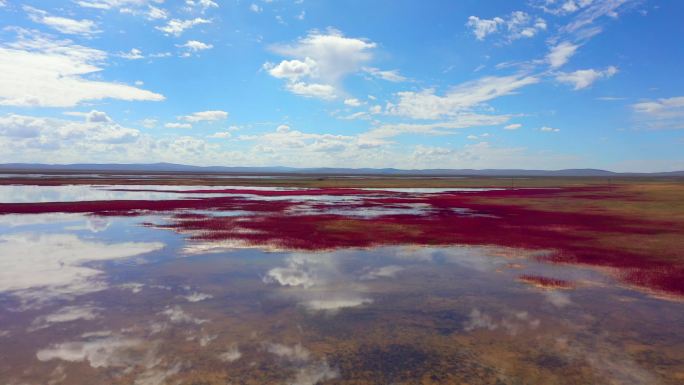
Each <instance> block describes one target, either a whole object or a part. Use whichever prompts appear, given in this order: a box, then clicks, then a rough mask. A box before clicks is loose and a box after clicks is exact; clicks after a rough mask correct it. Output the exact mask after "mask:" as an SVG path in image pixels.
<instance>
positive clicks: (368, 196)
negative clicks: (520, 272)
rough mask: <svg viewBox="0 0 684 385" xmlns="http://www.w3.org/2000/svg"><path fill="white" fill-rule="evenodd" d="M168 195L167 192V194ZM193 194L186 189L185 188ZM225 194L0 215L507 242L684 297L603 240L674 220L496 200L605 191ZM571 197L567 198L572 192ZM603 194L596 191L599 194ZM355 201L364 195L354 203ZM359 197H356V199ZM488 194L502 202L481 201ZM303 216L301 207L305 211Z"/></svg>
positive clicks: (342, 241) (388, 240) (363, 242)
mask: <svg viewBox="0 0 684 385" xmlns="http://www.w3.org/2000/svg"><path fill="white" fill-rule="evenodd" d="M164 191H166V190H164ZM179 192H182V193H188V191H179ZM190 192H191V193H192V192H196V193H197V194H198V195H199V194H200V193H211V194H220V193H226V194H250V195H254V197H244V196H240V195H226V196H222V197H201V196H198V197H197V198H195V199H186V198H184V199H176V200H161V201H146V200H125V201H123V200H122V201H109V202H90V201H87V202H53V203H11V204H0V214H5V213H15V214H21V213H50V212H70V213H73V212H78V213H91V214H93V215H140V214H148V213H155V212H172V213H174V214H175V215H174V216H173V217H172V218H171V220H170V222H169V223H164V224H156V226H159V227H164V228H172V229H174V230H176V231H179V232H181V233H189V234H192V237H191V239H195V240H202V241H223V240H232V239H239V240H240V241H242V242H244V243H247V244H253V245H269V246H277V247H280V248H286V249H299V250H326V249H334V248H344V247H369V246H380V245H398V244H417V245H455V244H465V245H486V244H493V245H500V246H506V247H517V248H525V249H544V250H555V251H556V252H554V253H552V254H550V255H546V256H544V257H541V259H543V260H544V261H547V262H553V263H570V264H585V265H592V266H601V267H610V268H615V269H617V271H618V272H619V273H618V274H617V276H618V278H619V279H621V280H623V281H624V282H627V283H630V284H633V285H637V286H640V287H645V288H648V289H651V290H657V291H665V292H667V293H671V294H676V295H684V268H683V267H682V266H681V264H680V263H679V261H672V260H664V259H659V258H657V255H656V256H653V255H645V254H644V253H638V252H636V251H631V250H630V249H629V248H628V247H620V248H619V249H616V248H614V247H609V246H602V245H601V243H600V242H596V240H597V239H601V236H602V234H608V233H611V234H624V235H627V236H640V237H643V236H647V237H648V236H657V235H658V234H660V233H662V232H667V231H671V224H669V223H661V222H656V221H649V220H647V219H638V220H637V219H631V220H626V219H624V218H619V217H616V216H610V215H606V214H604V213H598V212H596V211H594V212H567V211H558V212H554V211H543V210H539V209H533V208H530V207H524V206H519V205H513V204H510V205H505V204H501V201H498V199H499V198H501V199H504V198H514V199H525V198H545V199H554V197H562V196H564V199H568V198H567V196H568V195H570V194H582V198H584V199H586V198H587V197H591V199H601V195H600V194H598V193H599V192H601V190H600V188H595V187H592V188H564V189H519V190H496V191H476V192H467V193H463V192H451V193H449V192H447V193H439V194H411V193H396V192H387V191H385V192H382V191H367V190H361V189H308V190H282V191H265V190H249V189H239V190H235V189H232V190H225V191H222V190H192V191H190ZM568 193H570V194H568ZM594 193H596V194H594ZM302 195H308V196H317V197H319V198H320V196H323V195H326V196H338V197H346V199H339V200H335V201H332V202H330V201H321V200H320V199H319V200H311V201H307V202H305V203H302V202H301V201H300V202H296V201H294V200H287V199H280V200H268V199H259V196H263V197H273V196H278V197H291V196H302ZM354 197H356V198H357V199H354ZM349 198H352V200H349ZM481 198H487V199H490V200H492V201H493V202H496V204H487V203H482V202H483V201H484V200H483V199H481ZM407 205H414V206H415V207H420V209H419V210H417V212H418V213H419V215H416V214H410V213H407V214H396V213H395V214H392V215H384V216H369V217H364V216H353V217H352V216H347V215H340V214H331V213H330V212H328V211H326V210H329V209H334V210H335V212H337V213H339V212H347V211H350V212H351V211H353V212H357V213H358V212H359V211H361V212H363V210H373V209H375V210H377V209H387V208H392V207H406V206H407ZM302 207H304V208H305V210H299V211H298V210H296V209H301V208H302ZM193 210H211V211H235V210H240V211H248V212H252V213H255V215H250V216H212V215H208V214H206V213H202V214H197V213H193V212H192V211H193Z"/></svg>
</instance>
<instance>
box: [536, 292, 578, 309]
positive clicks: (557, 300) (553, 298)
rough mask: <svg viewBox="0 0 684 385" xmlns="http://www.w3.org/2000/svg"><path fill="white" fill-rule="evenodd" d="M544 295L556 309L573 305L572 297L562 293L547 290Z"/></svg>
mask: <svg viewBox="0 0 684 385" xmlns="http://www.w3.org/2000/svg"><path fill="white" fill-rule="evenodd" d="M543 294H544V297H546V300H547V301H549V302H550V303H551V304H552V305H553V306H555V307H565V306H567V305H570V304H571V303H572V300H571V299H570V295H569V294H567V293H561V292H559V291H556V290H547V291H544V293H543Z"/></svg>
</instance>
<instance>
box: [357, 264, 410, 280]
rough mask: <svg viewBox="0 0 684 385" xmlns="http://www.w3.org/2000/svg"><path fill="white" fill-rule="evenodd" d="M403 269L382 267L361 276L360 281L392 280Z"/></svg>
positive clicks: (392, 266) (393, 266)
mask: <svg viewBox="0 0 684 385" xmlns="http://www.w3.org/2000/svg"><path fill="white" fill-rule="evenodd" d="M404 269H405V268H404V267H401V266H397V265H388V266H382V267H378V268H375V269H372V270H370V271H369V272H367V273H366V274H364V275H362V276H361V279H375V278H392V277H394V276H395V275H397V273H399V272H400V271H402V270H404Z"/></svg>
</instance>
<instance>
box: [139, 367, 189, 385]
mask: <svg viewBox="0 0 684 385" xmlns="http://www.w3.org/2000/svg"><path fill="white" fill-rule="evenodd" d="M181 369H182V365H181V364H180V363H176V364H174V365H172V366H171V367H170V368H149V369H147V370H146V371H144V372H143V373H142V374H141V375H140V376H138V378H136V379H135V383H134V384H135V385H163V384H167V383H168V382H167V379H168V378H169V377H171V376H173V375H175V374H178V372H180V370H181Z"/></svg>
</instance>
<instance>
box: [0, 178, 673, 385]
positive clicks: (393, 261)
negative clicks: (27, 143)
mask: <svg viewBox="0 0 684 385" xmlns="http://www.w3.org/2000/svg"><path fill="white" fill-rule="evenodd" d="M0 245H2V248H1V251H0V266H2V272H1V273H0V277H1V278H2V279H0V303H2V307H1V308H0V341H1V342H2V343H1V344H0V358H1V359H0V378H3V379H7V380H6V381H5V382H6V383H8V384H21V383H47V382H50V381H51V383H69V384H92V383H104V382H107V383H111V384H130V383H135V384H161V383H190V384H228V383H231V384H232V383H242V384H264V383H268V384H270V383H274V384H276V383H292V384H316V383H321V384H322V383H326V384H328V383H329V384H366V383H368V384H371V383H372V384H416V383H421V384H528V383H530V384H531V383H543V384H578V383H587V384H589V383H606V384H678V383H681V381H683V380H684V338H683V337H682V336H684V301H682V300H683V299H684V255H683V254H682V250H683V249H684V180H682V179H677V178H636V177H632V178H627V177H624V178H611V179H608V178H534V177H529V178H528V177H526V178H493V177H487V178H484V177H482V178H471V177H468V178H456V177H424V176H415V177H406V176H402V177H385V176H383V177H378V176H372V175H370V176H358V175H357V176H339V175H338V176H335V175H304V174H302V175H292V174H284V175H236V174H232V175H218V174H176V175H171V174H142V173H138V174H136V173H126V174H117V173H78V174H74V173H35V174H7V175H4V177H3V178H0Z"/></svg>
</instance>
